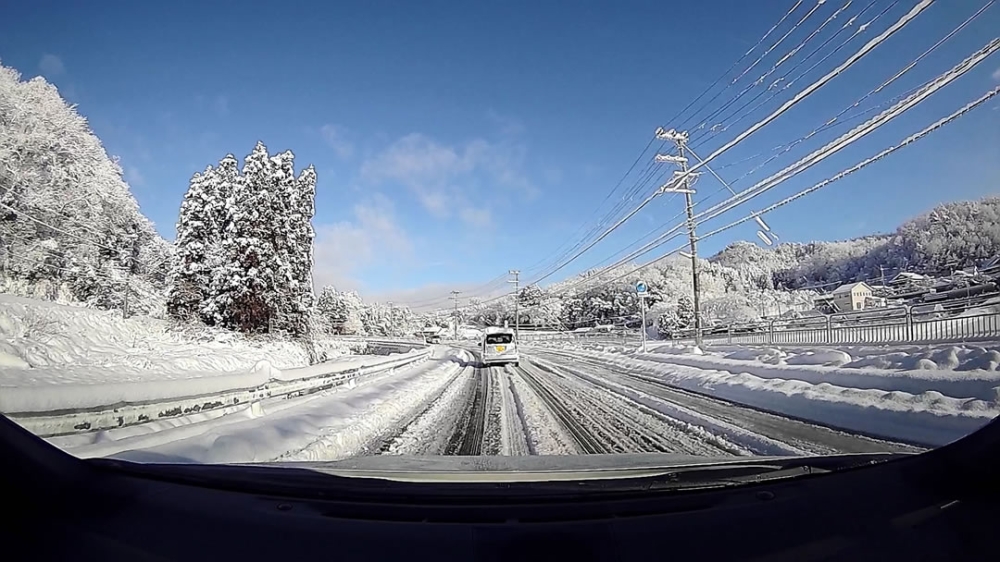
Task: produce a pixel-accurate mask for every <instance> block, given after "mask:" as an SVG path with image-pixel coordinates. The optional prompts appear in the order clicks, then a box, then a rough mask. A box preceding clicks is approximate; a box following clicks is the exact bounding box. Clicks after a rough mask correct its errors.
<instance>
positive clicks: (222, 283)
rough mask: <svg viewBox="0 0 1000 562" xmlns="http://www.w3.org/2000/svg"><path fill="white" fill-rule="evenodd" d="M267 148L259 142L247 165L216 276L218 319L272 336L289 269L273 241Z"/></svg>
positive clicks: (213, 305)
mask: <svg viewBox="0 0 1000 562" xmlns="http://www.w3.org/2000/svg"><path fill="white" fill-rule="evenodd" d="M270 168H271V166H270V162H269V158H268V154H267V148H266V147H265V146H264V143H262V142H258V143H257V145H256V146H255V147H254V149H253V151H252V152H251V153H250V154H249V155H248V156H247V157H246V159H245V160H244V163H243V174H242V180H241V181H239V182H237V184H236V185H235V189H234V191H233V194H232V197H231V198H229V199H228V202H229V203H228V204H227V205H226V209H225V223H226V227H225V231H224V232H223V236H222V243H221V256H220V257H221V258H222V259H221V262H222V263H221V264H220V267H218V268H217V269H216V270H215V271H214V272H213V279H212V286H211V288H210V294H211V302H210V303H209V306H208V307H207V310H209V311H211V313H212V315H213V320H214V321H215V322H216V323H218V324H220V325H222V326H225V327H228V328H233V329H237V330H240V331H243V332H267V331H269V330H270V328H271V326H272V322H274V320H275V319H276V315H277V312H278V307H277V306H276V304H277V303H276V301H277V298H276V289H277V287H278V286H279V284H278V283H277V279H278V277H279V275H280V272H281V271H282V270H283V269H285V267H286V265H285V264H283V263H281V261H280V256H279V255H277V253H276V251H275V250H276V248H275V244H274V240H273V236H272V228H273V227H272V224H273V222H274V221H275V217H274V216H272V213H273V211H274V208H275V205H274V202H273V199H274V195H275V193H274V186H273V183H274V181H273V176H272V175H271V174H270V171H271V170H270Z"/></svg>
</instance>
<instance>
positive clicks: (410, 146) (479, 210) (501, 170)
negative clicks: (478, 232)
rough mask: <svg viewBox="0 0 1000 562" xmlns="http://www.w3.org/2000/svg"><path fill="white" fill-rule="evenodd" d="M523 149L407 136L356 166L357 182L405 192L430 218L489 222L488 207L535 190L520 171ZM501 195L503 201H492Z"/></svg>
mask: <svg viewBox="0 0 1000 562" xmlns="http://www.w3.org/2000/svg"><path fill="white" fill-rule="evenodd" d="M524 156H525V149H524V147H523V146H521V145H518V144H516V143H511V142H500V143H494V142H490V141H487V140H485V139H474V140H472V141H469V142H467V143H465V144H462V145H456V146H451V145H446V144H443V143H439V142H437V141H435V140H434V139H432V138H430V137H428V136H426V135H422V134H419V133H412V134H409V135H406V136H404V137H402V138H400V139H397V140H396V141H395V142H393V143H391V144H390V145H389V146H388V147H387V148H386V149H385V150H384V151H382V152H381V153H379V154H377V155H376V156H374V157H372V158H370V159H368V160H366V161H365V162H364V163H363V164H362V165H361V178H362V180H364V181H366V182H369V183H371V184H375V185H381V184H386V183H389V184H396V185H401V186H403V187H405V188H407V189H409V190H410V191H411V192H412V193H413V194H414V196H416V198H417V200H418V201H419V202H420V204H421V205H422V206H423V207H424V209H426V210H427V211H428V212H429V213H431V215H433V216H435V217H438V218H448V217H450V216H452V215H453V214H454V215H456V216H458V217H459V218H460V219H461V220H465V221H466V222H470V220H478V221H482V220H484V219H486V218H488V215H489V209H488V208H486V207H485V205H486V202H487V201H495V200H501V201H503V200H509V199H510V195H511V194H510V191H511V190H514V191H517V192H519V193H518V194H515V196H526V197H529V198H531V197H534V196H535V195H537V189H536V188H535V187H534V185H533V184H532V183H531V182H530V181H529V180H528V178H527V177H526V176H525V175H524V173H523V171H522V162H523V160H524ZM499 192H506V195H504V197H497V196H496V194H497V193H499Z"/></svg>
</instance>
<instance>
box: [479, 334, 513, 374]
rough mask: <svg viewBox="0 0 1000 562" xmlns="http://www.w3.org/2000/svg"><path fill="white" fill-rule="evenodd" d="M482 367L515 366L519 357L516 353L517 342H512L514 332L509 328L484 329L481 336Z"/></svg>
mask: <svg viewBox="0 0 1000 562" xmlns="http://www.w3.org/2000/svg"><path fill="white" fill-rule="evenodd" d="M482 354H483V365H484V366H489V365H499V364H502V363H513V364H514V366H517V364H518V361H519V360H520V356H519V355H518V353H517V342H516V341H515V340H514V330H511V329H509V328H486V333H485V335H484V336H483V349H482Z"/></svg>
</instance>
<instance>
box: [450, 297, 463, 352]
mask: <svg viewBox="0 0 1000 562" xmlns="http://www.w3.org/2000/svg"><path fill="white" fill-rule="evenodd" d="M461 292H462V291H452V292H451V298H452V300H454V301H455V313H454V316H455V339H456V340H457V339H458V295H459V293H461Z"/></svg>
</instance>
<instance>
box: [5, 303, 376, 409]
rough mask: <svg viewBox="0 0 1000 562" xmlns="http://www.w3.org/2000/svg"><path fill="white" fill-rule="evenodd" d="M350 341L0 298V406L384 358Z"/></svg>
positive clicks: (53, 404)
mask: <svg viewBox="0 0 1000 562" xmlns="http://www.w3.org/2000/svg"><path fill="white" fill-rule="evenodd" d="M352 347H358V344H357V343H356V342H350V341H337V340H328V341H322V342H317V345H316V348H317V349H316V352H317V353H320V354H321V355H322V356H324V357H326V358H328V359H332V360H328V361H327V362H325V363H320V364H317V365H312V366H309V353H308V351H307V349H306V348H305V347H304V346H303V345H302V344H301V343H298V342H291V341H281V340H277V339H266V338H246V337H242V336H240V335H238V334H233V333H231V332H226V331H223V330H213V329H208V328H201V329H191V328H178V327H176V326H175V325H173V324H171V323H169V322H166V321H161V320H155V319H150V318H146V317H135V318H130V319H128V320H123V319H122V318H121V317H120V316H119V315H116V313H114V312H110V311H101V310H94V309H90V308H82V307H72V306H66V305H60V304H55V303H49V302H43V301H35V300H31V299H26V298H21V297H14V296H10V295H0V411H3V412H53V411H62V410H67V411H74V410H83V409H89V408H95V407H102V406H111V405H115V404H118V403H130V404H135V403H142V402H151V401H159V400H164V399H172V398H179V397H188V396H201V395H208V394H214V393H218V392H222V391H228V390H234V389H247V388H254V387H258V386H260V385H262V384H265V383H267V382H269V381H292V380H298V379H302V378H308V377H313V376H317V375H320V374H334V373H337V372H343V371H346V370H349V369H353V368H358V367H362V366H367V365H373V364H377V363H379V362H384V361H386V360H388V359H390V358H389V357H385V356H350V355H345V354H347V353H350V352H351V349H352Z"/></svg>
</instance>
